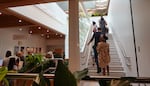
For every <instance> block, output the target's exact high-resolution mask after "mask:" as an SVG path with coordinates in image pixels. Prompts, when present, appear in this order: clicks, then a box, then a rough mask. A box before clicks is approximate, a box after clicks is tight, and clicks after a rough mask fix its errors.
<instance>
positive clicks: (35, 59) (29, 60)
mask: <svg viewBox="0 0 150 86" xmlns="http://www.w3.org/2000/svg"><path fill="white" fill-rule="evenodd" d="M42 58H43V57H42V55H40V54H35V55H28V56H26V58H25V66H24V67H23V68H22V69H21V70H19V72H21V73H24V72H38V73H39V72H40V71H41V69H42V68H41V66H40V67H38V68H36V69H35V70H32V71H30V70H31V69H32V68H34V67H36V66H37V65H39V64H41V63H42Z"/></svg>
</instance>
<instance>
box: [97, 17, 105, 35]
mask: <svg viewBox="0 0 150 86" xmlns="http://www.w3.org/2000/svg"><path fill="white" fill-rule="evenodd" d="M106 25H107V22H106V21H105V19H104V18H103V16H101V18H100V20H99V27H100V28H101V29H102V34H103V35H104V34H105V33H106V32H107V30H106V29H107V28H106Z"/></svg>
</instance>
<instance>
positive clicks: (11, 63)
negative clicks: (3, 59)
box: [8, 58, 16, 70]
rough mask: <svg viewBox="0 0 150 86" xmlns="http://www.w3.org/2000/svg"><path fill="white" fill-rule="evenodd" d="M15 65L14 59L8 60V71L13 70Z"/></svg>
mask: <svg viewBox="0 0 150 86" xmlns="http://www.w3.org/2000/svg"><path fill="white" fill-rule="evenodd" d="M15 64H16V60H15V58H10V60H9V63H8V70H13V69H14V65H15Z"/></svg>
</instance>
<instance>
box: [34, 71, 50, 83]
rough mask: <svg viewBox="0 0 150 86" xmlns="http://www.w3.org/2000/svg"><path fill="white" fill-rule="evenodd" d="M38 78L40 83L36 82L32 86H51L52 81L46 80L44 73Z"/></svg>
mask: <svg viewBox="0 0 150 86" xmlns="http://www.w3.org/2000/svg"><path fill="white" fill-rule="evenodd" d="M37 78H39V82H37V81H34V82H33V83H32V86H50V81H49V79H47V78H45V77H44V76H43V73H42V72H41V73H39V76H38V77H37Z"/></svg>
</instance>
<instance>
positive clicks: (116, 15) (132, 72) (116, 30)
mask: <svg viewBox="0 0 150 86" xmlns="http://www.w3.org/2000/svg"><path fill="white" fill-rule="evenodd" d="M108 21H109V22H108V23H109V27H110V28H111V29H112V35H113V37H115V39H116V40H117V42H118V43H119V44H120V46H119V47H120V48H121V49H122V50H123V51H124V52H125V53H124V55H125V57H129V59H130V61H131V62H130V65H131V67H130V68H128V69H127V70H126V72H127V74H126V75H127V76H137V69H136V60H135V50H134V41H133V31H132V22H131V13H130V3H129V0H110V6H109V11H108ZM122 54H123V53H122ZM123 59H124V57H123ZM124 61H125V60H124Z"/></svg>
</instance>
